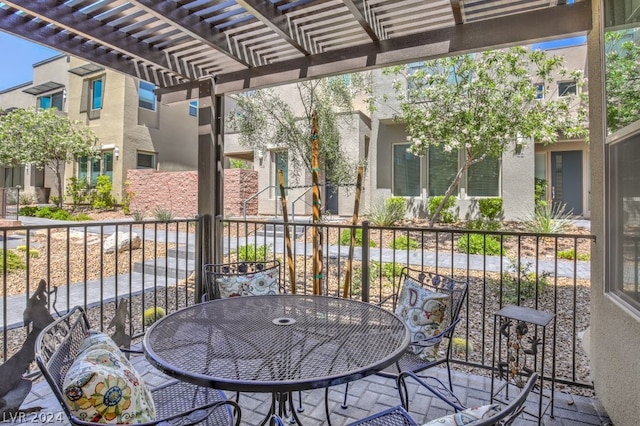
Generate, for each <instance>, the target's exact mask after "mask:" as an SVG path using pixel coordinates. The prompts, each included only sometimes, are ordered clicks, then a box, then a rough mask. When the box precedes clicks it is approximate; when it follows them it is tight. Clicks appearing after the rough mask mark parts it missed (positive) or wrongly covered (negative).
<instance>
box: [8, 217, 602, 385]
mask: <svg viewBox="0 0 640 426" xmlns="http://www.w3.org/2000/svg"><path fill="white" fill-rule="evenodd" d="M214 222H215V223H214V226H213V231H212V233H213V235H214V238H216V239H217V241H218V243H217V244H215V246H219V247H221V249H219V250H218V249H216V250H214V256H217V257H218V259H217V260H218V261H221V262H229V261H236V260H255V259H258V260H261V259H265V260H268V259H279V260H280V261H281V262H282V264H283V266H285V267H284V268H283V272H284V274H283V276H284V284H285V285H286V286H287V287H288V288H290V289H291V288H292V286H293V287H295V291H296V292H297V293H301V294H307V293H311V292H312V289H313V266H312V254H313V250H312V244H311V232H312V228H313V226H314V225H313V224H309V223H301V222H296V223H295V224H293V223H292V224H291V225H290V226H291V228H290V235H291V238H292V241H291V245H290V247H291V259H292V260H293V262H292V263H293V267H294V270H295V272H294V273H295V278H294V279H292V277H291V274H290V270H289V268H288V266H289V265H287V264H286V263H287V258H288V256H287V244H286V242H285V238H284V232H282V231H283V224H282V221H257V220H256V221H245V220H222V218H217V219H216V220H215V221H214ZM315 226H317V229H319V230H320V231H321V235H322V246H323V250H322V252H323V257H322V272H321V276H322V284H323V293H324V294H326V295H331V296H336V297H342V296H343V295H344V293H345V291H346V294H347V296H348V297H350V298H355V299H360V300H364V301H369V302H371V303H379V302H380V301H382V300H384V299H385V298H386V297H387V296H389V295H392V294H395V293H397V292H398V289H399V286H400V283H399V282H398V280H399V276H400V271H401V269H402V267H404V266H408V265H411V266H415V267H420V268H425V269H427V270H430V271H433V272H437V273H439V274H445V275H451V276H455V277H457V278H464V279H466V280H468V282H469V297H468V300H467V302H466V306H465V309H463V314H462V315H463V319H462V321H461V322H460V324H459V325H458V327H457V329H456V339H457V340H456V342H455V344H454V345H453V347H454V358H455V359H456V361H457V362H458V363H459V364H461V365H464V366H466V367H468V368H472V369H480V370H481V371H486V370H488V369H490V368H491V365H492V353H491V350H492V342H493V335H492V333H493V320H494V318H493V315H494V313H495V312H496V311H497V310H498V309H500V308H501V307H502V306H504V305H507V304H518V305H524V306H529V307H532V308H536V309H541V310H545V311H549V312H553V313H555V314H556V318H557V321H556V323H555V327H554V331H555V334H556V335H557V339H556V340H557V341H558V343H560V342H562V345H560V344H558V348H559V349H558V351H557V352H556V354H555V360H556V382H557V383H561V384H562V383H563V384H568V385H577V386H583V387H590V386H591V383H590V381H589V378H588V374H589V373H588V372H589V368H588V367H589V360H588V357H587V356H586V354H585V352H584V351H583V350H582V348H581V345H580V337H579V336H580V333H581V332H583V331H584V330H585V329H586V327H587V326H588V325H589V316H590V315H589V297H590V278H589V271H590V268H589V256H590V251H591V244H592V243H593V242H594V241H595V239H594V237H593V236H591V235H588V234H584V235H582V234H535V233H522V232H497V231H496V232H488V231H472V230H463V229H445V228H437V229H430V228H420V227H377V226H371V225H370V224H369V223H368V222H364V223H362V224H361V225H358V226H352V225H343V224H334V223H322V224H319V225H315ZM200 229H207V227H203V226H202V224H201V222H199V221H196V220H173V221H169V222H160V221H142V222H133V221H131V222H116V221H114V222H104V223H61V224H55V225H45V226H21V227H16V228H0V237H2V243H1V246H0V248H2V250H3V251H2V255H3V257H2V259H0V268H2V287H1V289H2V295H1V297H0V300H1V301H2V304H1V305H0V310H1V311H0V313H1V315H0V332H2V347H1V350H0V354H1V355H2V358H0V361H2V362H3V363H4V362H5V361H6V360H7V359H8V357H10V356H11V355H12V354H14V353H15V352H16V351H17V350H18V349H19V348H20V345H21V344H22V342H24V338H25V336H26V334H27V332H28V329H27V328H25V327H24V326H23V322H22V312H23V310H24V308H25V306H26V303H27V301H28V299H29V297H30V296H31V295H32V294H33V293H34V291H35V289H36V285H37V283H38V281H39V280H40V279H44V280H46V281H47V288H48V290H49V291H50V292H51V293H50V294H49V300H48V303H49V305H50V306H51V310H52V311H53V310H54V308H55V309H56V310H57V311H59V312H63V311H66V310H68V309H70V308H71V307H73V306H75V305H82V306H84V307H85V308H89V312H90V314H92V315H95V318H92V324H95V326H96V327H99V328H100V329H102V330H109V329H108V327H109V323H110V320H111V318H113V315H114V311H115V301H116V300H120V299H126V300H127V303H128V304H129V306H128V316H129V321H128V323H127V324H128V325H127V327H128V334H130V335H132V336H139V335H141V334H142V333H144V330H145V328H146V325H145V323H144V319H143V312H144V311H145V310H147V309H148V308H153V307H156V306H159V307H162V308H163V309H164V310H165V311H166V312H167V313H168V312H172V311H174V310H176V309H179V308H180V307H182V306H186V305H189V304H192V303H196V302H197V301H199V298H198V297H197V289H196V284H195V282H196V281H197V277H198V276H199V274H198V273H197V271H200V270H201V265H199V264H197V263H198V262H197V260H198V259H197V253H199V251H198V249H196V244H197V243H196V241H197V240H198V238H196V237H197V235H198V233H199V232H200ZM118 232H123V233H136V234H137V235H138V236H139V237H140V246H139V247H138V248H134V249H133V250H125V251H122V252H120V253H118V254H117V255H116V254H114V253H106V252H105V249H106V245H107V239H108V238H109V237H110V236H112V235H118ZM352 232H353V233H355V237H356V238H355V239H356V241H357V242H358V244H357V247H355V248H354V249H353V256H352V259H351V261H350V262H348V256H349V253H350V251H351V250H350V249H349V242H350V240H351V233H352ZM123 237H124V236H123V235H122V234H120V235H119V236H118V237H112V238H113V239H116V240H117V241H116V242H122V239H123ZM200 238H201V239H202V238H204V236H201V237H200ZM363 247H364V248H366V249H363ZM496 250H497V251H496ZM491 251H493V253H494V254H489V253H491ZM200 253H201V251H200ZM474 253H477V254H474ZM349 264H350V265H351V270H350V271H349V273H347V271H348V266H347V265H349ZM347 279H350V285H347V288H346V290H345V282H346V281H347ZM53 289H56V290H55V292H54V291H53ZM385 306H387V307H388V308H389V309H394V306H393V304H392V303H390V302H388V303H387V304H386V305H385ZM551 334H552V335H553V334H554V333H551ZM546 347H547V348H551V347H552V345H546ZM547 359H549V360H551V359H554V357H551V356H548V357H547ZM547 371H551V370H550V369H549V370H547Z"/></svg>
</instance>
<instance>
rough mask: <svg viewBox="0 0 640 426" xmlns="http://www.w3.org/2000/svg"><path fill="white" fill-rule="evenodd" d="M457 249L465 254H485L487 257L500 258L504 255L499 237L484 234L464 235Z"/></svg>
mask: <svg viewBox="0 0 640 426" xmlns="http://www.w3.org/2000/svg"><path fill="white" fill-rule="evenodd" d="M456 247H457V249H458V250H459V251H461V252H463V253H469V254H484V255H487V256H498V255H500V254H502V250H503V247H502V245H501V244H500V240H499V239H498V238H497V237H495V236H493V235H484V234H469V235H464V236H462V237H460V239H458V242H457V243H456Z"/></svg>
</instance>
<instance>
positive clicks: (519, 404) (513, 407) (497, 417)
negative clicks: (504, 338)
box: [471, 372, 538, 426]
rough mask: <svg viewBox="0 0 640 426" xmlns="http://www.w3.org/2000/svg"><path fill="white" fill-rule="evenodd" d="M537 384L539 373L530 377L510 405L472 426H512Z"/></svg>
mask: <svg viewBox="0 0 640 426" xmlns="http://www.w3.org/2000/svg"><path fill="white" fill-rule="evenodd" d="M537 382H538V373H535V372H534V373H532V374H531V376H529V380H527V383H525V385H524V386H523V387H522V389H521V390H520V393H518V395H517V396H516V397H515V398H513V399H512V400H511V401H510V402H509V404H507V405H505V406H504V407H502V409H501V410H500V411H499V412H497V413H496V414H494V415H493V416H491V417H489V418H486V419H483V420H479V421H477V422H474V423H471V424H472V425H473V426H490V425H510V424H511V423H513V421H514V420H515V419H516V417H518V416H519V415H520V413H521V412H522V411H523V410H524V408H525V407H524V404H525V402H527V396H529V393H530V392H531V391H532V390H533V388H534V386H535V385H536V383H537Z"/></svg>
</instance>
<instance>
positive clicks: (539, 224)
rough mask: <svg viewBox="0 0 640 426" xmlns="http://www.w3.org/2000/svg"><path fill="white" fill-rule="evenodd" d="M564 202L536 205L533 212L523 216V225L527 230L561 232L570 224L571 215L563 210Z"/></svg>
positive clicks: (539, 232)
mask: <svg viewBox="0 0 640 426" xmlns="http://www.w3.org/2000/svg"><path fill="white" fill-rule="evenodd" d="M564 209H565V205H564V204H556V205H554V206H550V205H545V206H540V207H536V208H535V209H534V211H533V213H532V214H531V215H530V216H529V217H527V218H525V220H524V227H525V229H526V230H527V231H529V232H535V233H538V234H561V233H563V232H566V231H567V230H568V229H569V228H570V227H571V225H572V218H573V215H572V214H571V212H565V210H564Z"/></svg>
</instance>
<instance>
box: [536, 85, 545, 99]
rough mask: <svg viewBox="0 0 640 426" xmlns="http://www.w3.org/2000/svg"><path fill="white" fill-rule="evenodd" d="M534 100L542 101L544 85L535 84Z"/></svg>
mask: <svg viewBox="0 0 640 426" xmlns="http://www.w3.org/2000/svg"><path fill="white" fill-rule="evenodd" d="M535 87H536V99H544V83H538V84H536V86H535Z"/></svg>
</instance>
